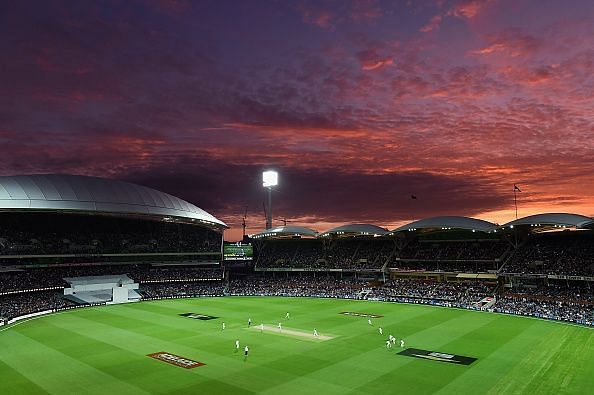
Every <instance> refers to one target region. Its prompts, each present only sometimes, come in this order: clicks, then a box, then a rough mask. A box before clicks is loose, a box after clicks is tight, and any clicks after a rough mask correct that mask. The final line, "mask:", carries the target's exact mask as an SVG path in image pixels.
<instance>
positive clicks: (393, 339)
mask: <svg viewBox="0 0 594 395" xmlns="http://www.w3.org/2000/svg"><path fill="white" fill-rule="evenodd" d="M390 341H391V342H392V344H394V345H395V344H396V338H395V337H394V336H392V335H390Z"/></svg>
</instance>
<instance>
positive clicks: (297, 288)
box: [228, 276, 365, 299]
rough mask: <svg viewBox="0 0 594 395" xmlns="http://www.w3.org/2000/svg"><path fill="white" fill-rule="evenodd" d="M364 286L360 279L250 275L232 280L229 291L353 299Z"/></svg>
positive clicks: (252, 294)
mask: <svg viewBox="0 0 594 395" xmlns="http://www.w3.org/2000/svg"><path fill="white" fill-rule="evenodd" d="M364 286H365V283H364V282H361V281H358V280H354V279H334V278H330V277H322V278H320V277H317V278H316V277H309V276H308V277H295V278H285V279H277V278H273V277H248V278H244V279H236V280H232V281H231V282H230V284H229V290H228V293H229V294H230V295H233V296H255V295H266V296H316V297H325V298H345V299H353V298H356V296H357V294H358V292H359V291H361V289H362V288H363V287H364Z"/></svg>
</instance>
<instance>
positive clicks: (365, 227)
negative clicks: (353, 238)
mask: <svg viewBox="0 0 594 395" xmlns="http://www.w3.org/2000/svg"><path fill="white" fill-rule="evenodd" d="M386 233H388V231H387V230H386V229H384V228H382V227H379V226H377V225H372V224H346V225H342V226H339V227H337V228H333V229H330V230H327V231H325V232H324V233H323V234H322V236H329V235H342V234H344V235H370V236H374V235H379V236H383V235H385V234H386Z"/></svg>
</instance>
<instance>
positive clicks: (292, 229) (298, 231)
mask: <svg viewBox="0 0 594 395" xmlns="http://www.w3.org/2000/svg"><path fill="white" fill-rule="evenodd" d="M317 235H318V232H316V231H315V230H313V229H309V228H305V227H303V226H277V227H276V228H271V229H266V230H264V231H262V232H260V233H256V234H255V235H253V236H252V237H253V238H255V239H261V238H269V237H279V236H285V237H287V236H288V237H291V236H309V237H316V236H317Z"/></svg>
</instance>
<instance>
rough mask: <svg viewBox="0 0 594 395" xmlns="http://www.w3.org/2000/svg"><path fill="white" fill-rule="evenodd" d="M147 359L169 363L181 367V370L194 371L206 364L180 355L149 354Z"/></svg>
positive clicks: (165, 353)
mask: <svg viewBox="0 0 594 395" xmlns="http://www.w3.org/2000/svg"><path fill="white" fill-rule="evenodd" d="M147 357H151V358H154V359H158V360H159V361H162V362H167V363H169V364H171V365H175V366H179V367H180V368H184V369H194V368H197V367H198V366H204V365H206V364H205V363H202V362H198V361H194V360H192V359H188V358H184V357H180V356H179V355H175V354H170V353H168V352H163V351H161V352H156V353H153V354H148V355H147Z"/></svg>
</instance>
